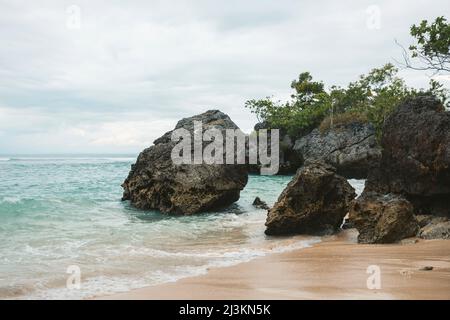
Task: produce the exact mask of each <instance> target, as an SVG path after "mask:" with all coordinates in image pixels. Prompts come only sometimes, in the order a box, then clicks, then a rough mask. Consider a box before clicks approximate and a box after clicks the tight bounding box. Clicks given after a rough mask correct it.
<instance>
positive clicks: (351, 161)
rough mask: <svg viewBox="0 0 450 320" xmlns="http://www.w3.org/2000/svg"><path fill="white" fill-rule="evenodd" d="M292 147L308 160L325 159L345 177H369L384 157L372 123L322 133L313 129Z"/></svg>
mask: <svg viewBox="0 0 450 320" xmlns="http://www.w3.org/2000/svg"><path fill="white" fill-rule="evenodd" d="M293 150H294V151H295V152H297V154H298V155H299V156H300V157H301V158H302V160H303V161H304V162H307V161H323V162H326V163H328V164H331V165H332V166H334V167H335V168H336V169H337V173H338V174H340V175H342V176H344V177H346V178H357V179H359V178H366V177H367V175H368V171H369V169H370V168H371V167H373V166H375V165H376V163H377V162H378V161H379V158H380V156H381V149H380V147H379V145H378V143H377V141H376V138H375V130H374V128H373V126H372V125H371V124H370V123H360V122H353V123H348V124H340V125H336V126H335V127H333V128H331V129H328V130H327V131H326V132H323V133H322V132H320V130H319V129H314V130H313V131H312V132H311V133H309V134H308V135H306V136H304V137H302V138H300V139H298V140H296V141H295V145H294V148H293Z"/></svg>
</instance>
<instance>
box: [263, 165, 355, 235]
mask: <svg viewBox="0 0 450 320" xmlns="http://www.w3.org/2000/svg"><path fill="white" fill-rule="evenodd" d="M355 195H356V194H355V190H354V189H353V188H352V186H351V185H350V184H349V183H348V182H347V180H346V179H345V178H343V177H341V176H338V175H337V174H336V172H335V169H334V168H333V167H331V166H329V165H326V164H321V163H310V164H307V165H305V166H304V167H302V168H301V169H299V170H298V171H297V173H296V174H295V176H294V177H293V179H292V180H291V182H289V184H288V185H287V187H286V188H285V189H284V191H283V192H282V193H281V195H280V196H279V198H278V201H277V202H276V203H275V205H274V206H273V208H272V209H270V210H269V212H268V215H267V220H266V227H267V229H266V234H268V235H282V234H294V233H295V234H313V235H322V234H330V233H332V232H334V231H336V230H337V229H339V227H340V225H341V224H342V221H343V219H344V216H345V215H346V214H347V212H348V209H349V205H350V202H351V201H352V199H353V198H354V197H355Z"/></svg>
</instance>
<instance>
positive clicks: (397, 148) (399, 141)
mask: <svg viewBox="0 0 450 320" xmlns="http://www.w3.org/2000/svg"><path fill="white" fill-rule="evenodd" d="M381 145H382V148H383V152H382V157H381V160H380V164H379V166H378V167H377V168H375V169H374V170H373V171H371V172H370V174H369V177H368V180H367V182H366V190H367V191H376V192H378V193H383V194H386V193H397V194H402V195H404V196H405V197H406V198H407V199H408V200H409V201H410V202H411V203H412V204H413V206H414V209H415V211H416V213H424V214H438V215H447V216H450V112H448V111H445V109H444V107H443V105H442V104H441V103H440V102H439V100H437V99H436V98H433V97H431V96H419V97H416V98H411V99H408V100H406V101H405V102H404V103H402V104H401V105H400V106H399V107H398V108H397V109H396V110H395V111H394V112H393V113H392V114H391V115H390V116H389V117H388V118H387V120H386V122H385V124H384V126H383V135H382V139H381Z"/></svg>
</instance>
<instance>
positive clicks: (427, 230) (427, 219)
mask: <svg viewBox="0 0 450 320" xmlns="http://www.w3.org/2000/svg"><path fill="white" fill-rule="evenodd" d="M417 220H418V221H419V225H420V226H421V229H420V231H419V236H420V237H421V238H423V239H450V220H449V219H448V218H447V217H436V216H432V215H419V216H417Z"/></svg>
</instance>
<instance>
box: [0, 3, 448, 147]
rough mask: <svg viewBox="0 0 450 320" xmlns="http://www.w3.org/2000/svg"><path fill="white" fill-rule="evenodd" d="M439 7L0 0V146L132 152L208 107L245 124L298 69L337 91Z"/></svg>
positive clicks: (284, 89)
mask: <svg viewBox="0 0 450 320" xmlns="http://www.w3.org/2000/svg"><path fill="white" fill-rule="evenodd" d="M73 5H75V6H76V7H73ZM70 6H72V7H70ZM68 8H72V9H73V8H75V9H76V8H79V9H80V10H81V11H80V13H81V15H80V17H81V20H80V28H76V26H77V24H76V21H77V20H73V17H74V11H73V10H71V9H69V10H68ZM377 10H379V13H380V16H379V18H380V19H379V24H378V20H377V19H376V17H375V20H374V13H375V15H376V12H377ZM449 11H450V6H449V4H448V0H442V1H406V0H405V1H398V0H396V1H352V2H350V1H345V2H344V1H314V3H310V2H306V1H299V0H296V1H289V0H287V1H265V0H254V1H242V0H241V1H211V0H209V1H206V0H205V1H172V0H171V1H92V0H91V1H76V0H72V1H17V0H14V1H5V0H0V43H1V50H0V154H7V153H79V152H82V153H89V152H96V153H125V152H132V153H136V152H138V151H140V150H141V149H142V148H144V147H147V146H149V145H151V143H152V141H153V140H154V139H155V138H157V137H158V136H160V135H162V134H163V133H164V132H166V131H168V130H170V129H172V127H173V126H174V125H175V123H176V121H177V120H178V119H180V118H182V117H186V116H190V115H194V114H196V113H200V112H202V111H206V110H208V109H212V108H214V109H220V110H222V111H224V112H225V113H227V114H229V115H230V117H231V118H232V119H233V120H234V121H235V122H236V123H237V124H238V125H239V126H240V127H241V128H242V129H243V130H244V131H247V132H248V131H250V130H251V128H252V127H253V125H254V124H255V121H256V119H255V118H254V116H253V115H252V114H250V113H249V112H248V111H247V110H245V109H244V108H243V105H244V102H245V101H246V100H248V99H252V98H262V97H265V96H269V95H270V96H272V95H273V96H275V97H276V98H280V99H286V98H287V97H288V96H289V94H290V90H289V84H290V82H291V80H293V79H294V78H296V77H297V76H298V74H299V73H300V72H303V71H310V72H311V73H312V74H313V76H314V77H315V78H316V79H320V80H323V81H324V82H325V83H326V84H327V85H328V86H331V85H332V84H338V85H345V84H346V83H348V82H349V81H353V80H355V79H356V78H357V76H358V75H360V74H362V73H366V72H367V71H368V70H370V69H371V68H373V67H377V66H381V65H383V64H384V63H386V62H389V61H391V62H392V61H393V59H395V58H396V59H400V57H401V52H400V49H399V47H398V46H396V45H395V43H394V40H395V39H397V40H398V41H400V42H401V43H404V44H405V45H408V44H410V42H411V38H410V36H409V27H410V25H412V24H413V23H417V22H418V21H420V20H421V19H434V18H435V17H437V16H440V15H444V16H446V17H447V18H448V17H449V13H450V12H449ZM75 16H76V15H75ZM74 21H75V24H74ZM74 27H75V28H74ZM402 75H403V76H404V77H405V79H406V80H407V82H408V84H410V85H414V86H417V87H423V86H426V83H427V82H428V80H429V79H428V78H427V75H425V74H423V73H421V72H411V71H402ZM441 80H443V82H445V83H446V85H447V86H448V85H449V83H450V82H449V81H448V79H441Z"/></svg>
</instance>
